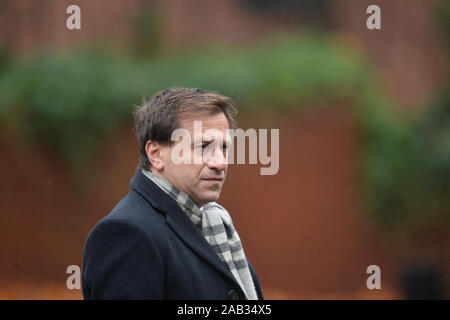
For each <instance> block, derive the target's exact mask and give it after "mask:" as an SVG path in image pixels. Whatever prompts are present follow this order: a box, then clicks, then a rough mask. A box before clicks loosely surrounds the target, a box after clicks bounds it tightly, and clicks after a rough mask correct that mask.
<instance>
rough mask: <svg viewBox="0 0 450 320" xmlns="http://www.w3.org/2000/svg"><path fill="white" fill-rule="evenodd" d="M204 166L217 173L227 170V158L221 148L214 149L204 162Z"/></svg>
mask: <svg viewBox="0 0 450 320" xmlns="http://www.w3.org/2000/svg"><path fill="white" fill-rule="evenodd" d="M206 165H207V166H208V168H210V169H216V170H219V171H224V170H225V169H226V168H227V157H226V156H225V154H224V152H223V150H222V148H220V147H216V148H214V150H212V151H211V153H210V154H209V156H208V159H207V160H206Z"/></svg>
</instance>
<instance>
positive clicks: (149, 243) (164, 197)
mask: <svg viewBox="0 0 450 320" xmlns="http://www.w3.org/2000/svg"><path fill="white" fill-rule="evenodd" d="M130 185H131V189H130V191H129V193H128V194H127V195H126V196H125V197H124V198H123V199H122V200H121V201H120V202H119V203H118V204H117V206H116V207H115V208H114V209H113V210H112V211H111V212H110V213H109V214H108V215H107V216H106V217H105V218H103V219H102V220H101V221H100V222H99V223H98V224H97V225H96V226H95V227H94V228H93V230H92V231H91V232H90V233H89V235H88V237H87V239H86V243H85V247H84V254H83V269H82V281H83V295H84V298H85V299H178V300H180V299H214V300H215V299H245V295H244V292H243V291H242V290H241V288H240V286H239V284H238V283H237V282H236V280H235V279H234V277H233V275H232V274H231V272H230V271H229V270H228V268H227V266H226V265H225V264H224V263H223V262H222V261H221V260H220V258H219V257H218V255H217V254H216V252H215V251H214V249H213V248H212V247H211V246H210V245H209V243H208V242H207V241H206V240H205V238H204V237H203V236H202V234H201V232H200V230H199V229H198V228H197V227H196V226H195V225H194V224H193V223H192V222H191V221H190V219H189V218H188V216H187V215H186V214H185V213H184V212H183V211H182V210H181V208H180V207H179V206H178V204H177V203H176V202H175V200H173V199H172V198H171V197H170V196H169V195H168V194H166V193H165V192H164V191H163V190H161V189H160V188H159V187H158V186H157V185H156V184H154V183H153V182H152V181H151V180H150V179H148V178H147V177H146V176H144V175H143V173H142V172H140V171H139V170H137V171H136V174H135V176H134V177H133V178H132V179H131V182H130ZM249 267H250V272H251V274H252V277H253V281H254V283H255V287H256V292H257V294H258V297H259V299H263V296H262V291H261V287H260V284H259V281H258V278H257V276H256V273H255V270H254V269H253V267H252V266H251V264H250V263H249Z"/></svg>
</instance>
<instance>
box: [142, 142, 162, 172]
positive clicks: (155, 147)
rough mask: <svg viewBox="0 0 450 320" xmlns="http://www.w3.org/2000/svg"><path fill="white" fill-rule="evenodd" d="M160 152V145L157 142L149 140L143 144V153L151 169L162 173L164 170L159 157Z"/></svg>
mask: <svg viewBox="0 0 450 320" xmlns="http://www.w3.org/2000/svg"><path fill="white" fill-rule="evenodd" d="M161 151H162V150H161V145H160V144H159V143H157V142H154V141H150V140H149V141H147V143H146V144H145V153H146V154H147V158H148V160H149V161H150V163H151V165H152V167H154V168H155V169H156V170H158V171H162V170H163V169H164V161H163V158H162V157H161V153H162V152H161Z"/></svg>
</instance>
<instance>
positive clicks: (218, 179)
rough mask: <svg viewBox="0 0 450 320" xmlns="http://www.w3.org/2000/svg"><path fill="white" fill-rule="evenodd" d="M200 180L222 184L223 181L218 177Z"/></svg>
mask: <svg viewBox="0 0 450 320" xmlns="http://www.w3.org/2000/svg"><path fill="white" fill-rule="evenodd" d="M202 180H206V181H217V182H222V181H223V178H220V177H212V178H203V179H202Z"/></svg>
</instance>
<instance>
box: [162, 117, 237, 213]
mask: <svg viewBox="0 0 450 320" xmlns="http://www.w3.org/2000/svg"><path fill="white" fill-rule="evenodd" d="M194 121H195V122H194ZM199 121H201V122H199ZM200 123H201V128H200ZM180 127H181V128H180V129H185V130H187V132H189V134H190V137H189V135H188V136H187V137H189V138H190V139H186V138H187V137H186V136H184V137H183V138H182V139H180V141H178V142H175V143H174V144H173V145H171V146H166V147H163V148H162V150H161V157H162V159H163V162H164V168H163V170H162V171H161V172H160V174H161V176H162V177H163V178H165V179H166V180H168V181H169V182H170V183H172V185H174V186H175V187H176V188H178V189H179V190H181V191H183V192H185V193H186V194H188V195H189V196H190V197H191V198H192V199H193V200H194V201H195V202H196V203H197V205H198V206H203V205H204V204H206V203H208V202H211V201H217V200H218V199H219V196H220V192H221V191H222V185H223V183H224V182H225V178H226V174H227V159H226V152H227V150H226V149H227V148H226V147H227V142H229V137H228V136H227V129H228V121H227V118H226V117H225V115H224V114H223V113H222V112H220V113H216V114H204V115H198V116H195V117H192V118H189V119H185V120H182V121H180ZM194 129H195V130H194ZM185 132H186V131H185ZM187 140H189V141H187ZM180 143H184V149H183V150H182V152H181V153H190V154H182V156H183V158H184V159H189V160H190V163H187V162H188V161H181V163H180V161H179V160H178V161H177V160H176V159H175V158H176V156H174V151H178V150H180V149H181V148H180V146H181V145H179V144H180ZM174 148H177V149H175V150H174ZM176 155H179V152H176Z"/></svg>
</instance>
